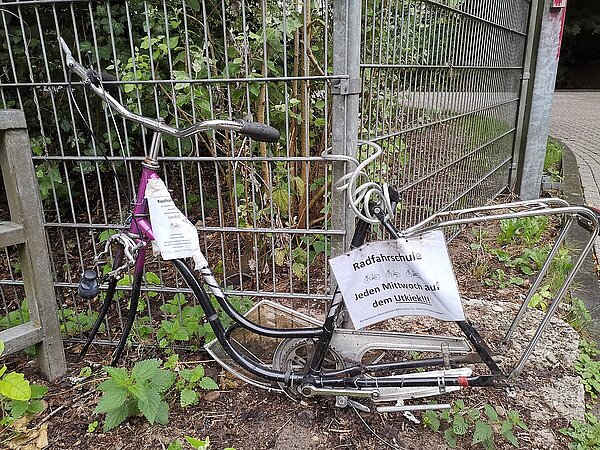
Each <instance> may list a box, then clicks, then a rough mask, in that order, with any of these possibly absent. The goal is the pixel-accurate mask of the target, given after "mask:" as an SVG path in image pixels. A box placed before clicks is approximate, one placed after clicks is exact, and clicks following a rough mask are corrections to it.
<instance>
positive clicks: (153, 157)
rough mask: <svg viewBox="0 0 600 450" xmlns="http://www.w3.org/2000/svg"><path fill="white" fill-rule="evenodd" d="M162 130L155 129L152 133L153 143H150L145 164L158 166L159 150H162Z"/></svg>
mask: <svg viewBox="0 0 600 450" xmlns="http://www.w3.org/2000/svg"><path fill="white" fill-rule="evenodd" d="M160 135H161V132H160V131H155V132H154V134H153V135H152V143H151V144H150V149H149V150H147V151H146V155H145V156H146V160H145V161H144V162H145V164H147V165H148V166H150V167H152V168H156V167H158V152H159V150H160Z"/></svg>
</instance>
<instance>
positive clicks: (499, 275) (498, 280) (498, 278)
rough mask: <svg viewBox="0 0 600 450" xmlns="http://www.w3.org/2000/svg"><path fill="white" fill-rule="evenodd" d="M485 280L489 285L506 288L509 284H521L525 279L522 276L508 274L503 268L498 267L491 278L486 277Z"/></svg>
mask: <svg viewBox="0 0 600 450" xmlns="http://www.w3.org/2000/svg"><path fill="white" fill-rule="evenodd" d="M483 282H484V283H485V284H486V285H488V286H497V287H498V288H500V289H505V288H507V287H508V286H513V285H514V286H521V285H523V284H524V283H525V280H524V279H523V278H521V277H512V276H508V275H507V274H506V272H504V270H502V269H496V270H495V271H494V273H493V274H492V276H491V278H486V279H484V280H483Z"/></svg>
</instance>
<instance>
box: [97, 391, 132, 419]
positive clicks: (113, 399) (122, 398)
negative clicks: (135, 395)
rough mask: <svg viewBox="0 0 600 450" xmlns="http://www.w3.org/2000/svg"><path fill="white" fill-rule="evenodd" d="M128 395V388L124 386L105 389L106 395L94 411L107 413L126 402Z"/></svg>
mask: <svg viewBox="0 0 600 450" xmlns="http://www.w3.org/2000/svg"><path fill="white" fill-rule="evenodd" d="M128 396H129V393H128V392H127V389H125V388H122V387H117V388H115V389H111V390H107V391H104V395H103V396H102V398H101V399H100V402H98V405H97V406H96V409H95V410H94V412H95V413H97V414H100V413H107V412H108V411H111V410H113V409H117V408H120V407H121V406H123V405H124V404H125V402H126V401H127V397H128Z"/></svg>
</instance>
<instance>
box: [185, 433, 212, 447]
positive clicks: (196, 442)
mask: <svg viewBox="0 0 600 450" xmlns="http://www.w3.org/2000/svg"><path fill="white" fill-rule="evenodd" d="M185 440H186V441H188V443H189V444H190V445H191V446H192V447H194V448H195V449H196V450H207V449H208V446H209V445H210V439H208V436H207V437H206V439H205V440H204V441H201V440H200V439H196V438H195V437H192V436H186V437H185Z"/></svg>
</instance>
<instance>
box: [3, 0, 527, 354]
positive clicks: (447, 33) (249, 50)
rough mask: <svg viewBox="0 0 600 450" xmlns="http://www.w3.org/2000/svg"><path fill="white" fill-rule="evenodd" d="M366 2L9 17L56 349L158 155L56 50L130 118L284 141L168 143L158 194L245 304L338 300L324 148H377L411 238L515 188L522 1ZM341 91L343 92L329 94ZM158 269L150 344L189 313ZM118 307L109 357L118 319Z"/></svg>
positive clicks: (148, 300)
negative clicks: (47, 255)
mask: <svg viewBox="0 0 600 450" xmlns="http://www.w3.org/2000/svg"><path fill="white" fill-rule="evenodd" d="M360 2H361V0H320V1H317V2H308V1H295V2H283V3H282V2H276V1H274V0H239V1H237V0H236V1H231V0H206V1H202V2H200V1H198V0H147V1H143V0H130V1H127V2H118V3H115V2H110V1H106V0H103V1H91V0H81V1H76V0H73V1H64V0H60V1H59V0H56V1H54V0H50V1H43V2H40V1H19V2H3V4H2V8H1V9H0V16H1V20H2V26H1V27H0V50H1V51H0V106H2V107H5V108H12V107H14V108H22V109H24V110H25V111H26V115H27V119H28V127H29V132H30V135H31V136H32V148H33V152H34V155H33V159H34V162H35V164H36V170H37V175H38V180H39V182H40V190H41V194H42V198H43V203H44V213H45V228H46V233H47V238H48V241H49V243H50V247H51V250H52V251H51V258H52V265H53V270H54V273H55V286H56V289H57V294H58V299H59V303H60V316H61V320H62V328H63V334H64V335H65V337H67V338H68V339H71V340H74V341H80V340H81V338H82V336H83V335H84V334H85V332H86V331H87V330H88V329H89V328H90V327H91V323H92V322H93V319H94V313H92V311H93V310H95V309H96V307H95V305H91V304H88V303H87V302H82V301H81V299H79V298H78V297H77V296H76V295H75V291H76V286H77V281H78V278H79V274H80V273H81V271H82V269H83V268H84V267H86V265H88V266H89V263H90V261H91V260H92V259H93V257H94V256H95V255H96V254H98V252H100V251H101V250H102V248H103V241H104V240H105V239H106V238H107V236H108V235H109V234H110V233H111V232H113V230H116V229H118V228H119V227H120V226H121V224H122V223H123V222H124V221H125V220H126V219H127V217H126V216H125V214H126V212H125V211H127V210H128V204H129V203H130V202H131V199H132V198H133V194H132V192H133V191H134V189H135V181H134V180H136V177H137V176H138V175H139V162H140V161H141V160H142V159H143V157H142V155H143V151H142V147H143V146H146V145H148V144H149V142H147V139H148V137H147V136H146V134H145V133H144V130H143V129H141V128H140V127H139V126H136V125H133V126H132V125H131V124H127V123H125V122H124V121H123V120H121V119H119V118H118V117H113V116H112V115H111V114H110V112H109V111H107V110H106V109H105V108H104V106H103V105H102V104H101V102H99V101H98V100H97V99H96V98H91V97H89V96H88V95H86V94H85V87H84V86H82V84H81V83H79V82H78V81H76V80H71V81H72V82H71V83H70V80H69V77H68V74H67V72H66V71H65V68H64V64H63V59H62V56H61V55H60V51H59V47H58V43H57V37H58V36H59V35H60V36H62V37H63V38H64V39H65V40H66V41H67V43H68V44H69V45H70V46H71V47H72V49H73V50H74V55H75V57H76V58H78V59H79V60H81V61H83V62H84V63H86V64H89V65H91V66H93V67H94V68H95V69H96V70H98V71H102V72H105V73H108V74H109V75H111V76H112V78H111V77H105V80H104V81H103V83H104V85H105V87H106V88H107V89H108V90H109V91H110V92H112V93H113V94H114V95H115V96H116V97H117V98H119V99H120V100H121V101H122V102H123V103H124V104H126V105H127V106H128V107H129V108H131V109H132V110H134V111H135V112H138V113H142V114H145V115H148V116H154V117H163V118H164V119H165V121H167V122H168V123H170V124H172V125H176V126H180V127H181V126H185V125H188V124H190V123H192V122H194V121H197V120H201V119H206V118H230V117H233V118H244V119H253V120H255V121H260V122H266V123H269V124H271V125H273V126H275V127H277V128H278V129H280V131H281V132H282V135H283V137H282V139H281V140H280V142H279V143H278V144H277V145H268V146H266V145H263V144H259V143H256V142H250V141H248V140H245V139H241V138H239V137H235V136H233V135H232V134H229V133H225V134H217V135H216V136H214V135H202V136H199V137H198V138H196V139H188V140H183V141H181V142H177V141H174V140H171V139H169V138H165V140H164V142H163V146H162V151H161V156H162V160H161V161H162V173H163V175H164V178H165V181H166V182H167V185H168V186H169V189H170V190H171V191H172V193H173V197H174V198H175V200H176V201H177V202H178V204H179V206H180V208H181V209H182V210H183V211H184V212H185V213H186V214H187V215H188V217H190V218H191V219H192V220H193V221H194V222H195V223H196V225H197V227H198V230H199V232H200V237H201V245H202V247H203V251H204V252H205V254H206V255H207V256H208V259H209V261H211V265H212V267H213V268H214V270H215V272H216V275H217V277H218V278H219V279H220V280H222V281H223V283H224V284H226V285H227V286H228V290H229V292H231V293H232V294H233V295H234V302H237V303H240V304H245V303H247V298H248V297H250V296H262V297H275V298H282V297H285V298H287V299H291V298H294V299H296V300H294V303H293V306H296V307H299V308H302V309H303V310H304V311H307V312H311V310H313V309H315V308H317V309H320V308H322V304H323V302H316V303H315V302H313V301H312V300H314V299H317V300H319V299H320V300H324V299H327V298H328V295H327V290H328V289H327V286H328V278H329V277H328V275H329V274H328V266H327V259H328V255H329V253H330V251H331V248H332V245H334V246H335V249H336V250H339V249H340V248H341V247H340V245H341V244H339V243H340V242H342V243H343V240H344V239H343V238H344V236H345V235H346V234H347V233H348V230H350V229H351V228H352V227H351V226H350V224H349V219H350V216H349V215H348V209H347V208H345V206H344V205H343V204H340V203H338V202H339V201H340V200H339V198H338V199H336V198H335V197H333V200H332V180H333V178H334V174H335V176H337V175H338V173H339V172H338V168H337V166H336V167H333V168H332V164H331V163H330V162H328V161H325V160H324V159H323V158H322V157H321V152H322V151H323V150H325V149H327V148H329V147H331V146H332V145H333V146H334V147H335V148H334V149H333V151H334V152H337V153H348V152H350V153H352V152H353V151H354V149H355V148H356V141H357V139H358V138H359V137H360V138H361V139H369V140H374V141H376V142H378V143H379V144H381V145H382V146H383V148H384V150H385V155H384V156H383V157H382V158H381V160H380V161H379V162H378V165H377V167H376V168H375V170H373V175H374V176H375V178H377V179H379V180H381V181H387V182H390V183H392V184H395V185H396V186H398V187H399V188H400V190H401V192H402V195H403V198H402V207H403V208H402V211H401V214H400V225H401V226H406V225H409V224H413V223H415V222H416V221H418V220H419V219H421V218H423V217H425V216H427V215H429V214H430V213H432V212H434V211H438V210H440V209H445V208H451V207H458V206H461V207H462V206H467V205H471V204H476V203H481V202H483V201H485V200H487V199H490V198H492V197H493V196H494V195H495V194H496V193H497V192H499V191H500V190H501V189H502V188H503V187H504V186H506V184H507V180H508V171H509V166H510V163H511V154H512V147H513V140H514V134H515V127H516V114H517V105H518V99H519V87H520V77H521V73H522V67H523V54H524V53H523V51H524V46H525V42H526V24H527V18H528V11H529V2H528V1H526V0H510V1H507V2H501V3H498V2H493V1H491V0H485V1H483V0H440V1H429V0H403V1H400V0H364V1H362V5H361V4H360ZM358 11H362V13H361V15H360V20H361V21H362V22H361V23H362V25H361V26H356V25H355V23H354V22H353V21H354V19H357V21H358V17H354V15H355V14H356V13H357V12H358ZM349 24H350V25H349ZM357 28H361V29H362V34H358V32H357ZM344 36H347V37H348V38H347V39H348V40H347V44H348V48H344V45H343V44H344V42H343V38H344ZM358 38H360V41H357V40H358ZM334 41H335V42H337V43H334ZM353 43H355V44H353ZM354 45H356V46H358V45H361V48H360V51H358V52H353V51H352V47H353V46H354ZM336 46H337V47H336ZM334 47H335V48H334ZM336 48H337V50H336ZM358 54H360V57H359V56H358ZM359 70H360V77H361V78H362V90H361V89H360V86H358V88H357V86H355V79H357V78H358V75H359ZM341 82H344V83H346V84H345V85H346V87H347V88H348V89H349V90H350V94H351V95H349V96H347V95H345V94H347V93H348V92H346V93H344V95H338V93H339V91H340V85H341ZM70 84H71V85H72V89H73V92H74V97H75V99H76V101H77V104H78V105H79V107H78V108H77V107H75V106H73V104H72V103H71V102H69V101H68V95H67V91H68V90H69V85H70ZM355 89H356V91H355ZM359 91H362V93H361V95H360V113H359V115H356V114H354V112H353V111H355V109H358V108H357V106H356V105H354V104H353V102H356V100H355V96H356V94H352V92H359ZM334 92H335V93H334ZM353 95H354V97H353ZM355 116H356V117H355ZM88 127H90V128H91V129H93V130H94V132H95V135H96V138H97V139H94V138H92V137H91V135H90V133H89V131H88ZM267 157H268V158H269V160H268V161H267V160H266V159H267ZM114 173H116V174H117V175H118V177H114V176H113V174H114ZM117 178H118V179H119V180H120V181H117ZM342 200H343V199H342ZM2 202H3V200H2V199H1V198H0V217H1V215H2V211H3V207H2V206H3V203H2ZM1 258H3V260H2V261H0V266H1V267H4V268H6V273H4V272H3V273H2V274H1V275H0V301H1V304H0V314H3V315H6V313H7V312H9V311H13V312H15V314H13V315H12V316H11V317H14V318H15V320H17V319H16V318H17V317H18V314H17V313H16V312H17V311H19V309H20V302H21V301H22V296H21V295H20V294H19V292H20V289H21V288H20V286H21V285H22V282H21V280H20V279H19V276H18V274H17V273H15V272H14V270H13V269H12V267H11V265H10V254H8V253H6V254H4V255H2V256H1ZM147 269H148V271H149V272H150V275H148V277H147V279H146V283H145V285H144V286H143V288H142V289H143V293H144V297H143V300H144V301H143V302H142V306H141V308H142V311H140V318H139V319H138V322H137V323H136V325H135V327H134V333H135V336H134V339H135V342H137V343H140V344H145V343H147V344H153V343H155V342H156V341H160V340H161V339H165V336H166V335H165V327H168V322H169V321H173V319H174V317H175V316H179V317H181V316H182V315H185V314H187V313H192V311H193V309H190V308H194V306H195V304H194V300H193V298H192V296H190V295H188V293H189V291H188V290H187V289H186V288H185V286H183V281H182V280H181V279H180V278H179V277H178V276H177V274H175V273H174V272H173V271H172V269H171V268H170V265H169V264H165V263H164V262H163V261H161V260H159V259H155V258H149V259H148V261H147ZM11 270H12V271H11ZM128 284H129V279H128V278H127V277H126V278H124V279H123V280H122V282H121V283H120V286H119V290H120V292H122V291H126V290H128V289H129V286H128ZM178 293H182V295H178ZM117 297H118V298H117V308H114V309H113V310H112V313H111V316H110V318H109V320H108V321H107V323H106V327H105V329H104V330H103V332H102V337H101V342H104V343H107V344H110V343H112V342H113V341H114V340H115V338H116V337H117V335H118V334H119V333H120V328H119V324H120V323H121V317H120V314H121V313H120V310H121V308H123V309H126V304H121V303H123V302H124V299H125V298H126V297H124V296H123V295H118V296H117ZM290 301H291V300H290ZM186 307H189V308H188V309H186ZM167 337H168V336H167ZM170 344H173V342H170Z"/></svg>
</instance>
